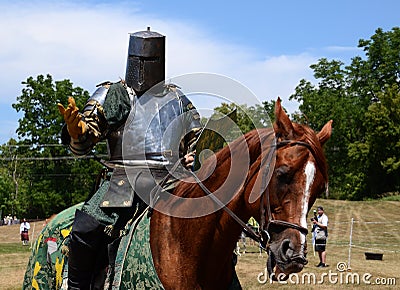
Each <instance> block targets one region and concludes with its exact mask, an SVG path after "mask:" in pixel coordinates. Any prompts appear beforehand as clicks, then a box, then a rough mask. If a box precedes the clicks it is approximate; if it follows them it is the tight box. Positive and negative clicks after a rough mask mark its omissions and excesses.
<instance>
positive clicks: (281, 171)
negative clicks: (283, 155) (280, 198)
mask: <svg viewBox="0 0 400 290" xmlns="http://www.w3.org/2000/svg"><path fill="white" fill-rule="evenodd" d="M276 175H277V177H278V179H279V181H280V182H284V183H290V181H291V179H292V174H290V167H289V166H287V165H282V166H279V167H278V168H277V169H276Z"/></svg>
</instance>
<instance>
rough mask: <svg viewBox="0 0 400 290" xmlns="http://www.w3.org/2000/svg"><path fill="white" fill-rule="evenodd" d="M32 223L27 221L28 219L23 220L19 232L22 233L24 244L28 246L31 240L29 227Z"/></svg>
mask: <svg viewBox="0 0 400 290" xmlns="http://www.w3.org/2000/svg"><path fill="white" fill-rule="evenodd" d="M30 228H31V225H30V224H29V223H28V222H27V221H26V219H23V220H22V223H21V225H20V227H19V233H20V235H21V241H22V245H24V246H26V245H28V242H29V229H30Z"/></svg>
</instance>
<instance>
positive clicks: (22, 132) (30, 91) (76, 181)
mask: <svg viewBox="0 0 400 290" xmlns="http://www.w3.org/2000/svg"><path fill="white" fill-rule="evenodd" d="M22 84H23V85H24V88H23V90H22V94H21V95H20V96H18V97H17V102H16V103H15V104H13V108H14V109H15V110H16V111H17V112H22V113H23V115H22V118H21V119H19V121H18V122H19V126H18V128H17V134H18V137H19V141H18V142H16V144H13V145H12V146H10V145H9V144H8V146H7V144H6V145H5V146H3V147H2V148H4V150H3V149H2V152H1V153H2V156H3V159H4V157H5V156H8V159H7V158H5V160H6V161H7V162H8V164H7V166H8V167H9V168H10V169H14V175H13V183H14V184H13V186H14V191H13V192H18V194H17V195H16V194H14V196H13V199H14V200H15V202H17V203H18V204H19V205H20V208H19V215H26V216H28V217H37V216H38V217H45V216H49V215H51V214H53V213H57V212H59V211H60V210H62V209H64V208H66V207H69V206H71V205H72V204H75V203H77V202H80V201H82V200H83V199H84V198H85V197H86V196H87V195H88V193H89V192H90V190H91V187H92V184H93V181H94V179H95V177H94V175H96V174H97V172H98V171H99V168H100V165H99V164H98V163H97V162H95V161H94V160H90V159H74V158H72V155H71V153H70V152H69V150H68V148H67V147H66V146H63V145H61V143H60V134H61V130H62V126H63V124H64V120H63V117H62V116H61V115H60V114H59V112H58V108H57V103H62V104H64V105H66V104H67V100H68V97H69V96H73V97H74V98H75V100H76V103H77V106H78V107H79V108H82V107H83V104H84V103H85V102H86V100H87V99H88V97H89V93H88V92H87V91H85V90H83V89H82V88H79V87H74V86H73V84H72V83H71V81H69V80H62V81H55V82H54V81H53V79H52V77H51V76H50V75H47V76H43V75H39V76H37V78H36V79H34V78H33V77H29V78H28V79H27V80H26V81H24V82H23V83H22ZM3 162H5V161H3ZM2 176H3V175H2ZM4 177H5V175H4ZM8 180H9V177H8ZM8 184H9V182H8ZM17 188H18V189H17Z"/></svg>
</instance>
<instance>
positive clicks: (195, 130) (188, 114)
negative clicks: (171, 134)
mask: <svg viewBox="0 0 400 290" xmlns="http://www.w3.org/2000/svg"><path fill="white" fill-rule="evenodd" d="M181 100H182V106H183V111H184V114H185V122H186V132H187V133H186V135H185V137H184V138H183V140H182V142H181V146H180V147H181V148H180V151H181V154H182V155H185V154H191V153H194V152H195V149H196V141H197V138H198V135H199V133H200V131H201V128H202V126H201V123H200V114H199V113H198V112H197V110H196V108H195V107H194V105H193V104H192V103H191V102H190V100H189V99H188V98H187V97H186V96H185V95H182V96H181Z"/></svg>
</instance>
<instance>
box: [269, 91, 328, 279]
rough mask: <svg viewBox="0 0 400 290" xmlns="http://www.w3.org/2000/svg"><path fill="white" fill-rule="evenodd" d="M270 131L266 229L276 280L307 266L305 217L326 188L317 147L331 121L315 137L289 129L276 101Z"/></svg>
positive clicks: (300, 128)
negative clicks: (273, 148) (271, 148)
mask: <svg viewBox="0 0 400 290" xmlns="http://www.w3.org/2000/svg"><path fill="white" fill-rule="evenodd" d="M275 117H276V119H275V122H274V125H273V126H274V131H275V136H276V152H275V153H276V160H275V167H274V171H273V173H272V177H271V180H270V182H269V185H268V187H267V191H266V198H264V201H263V202H264V208H265V221H266V223H265V227H266V228H265V229H266V231H267V232H268V234H269V236H270V237H269V239H270V240H269V253H270V255H269V258H268V262H267V265H268V268H269V271H272V270H273V268H274V266H276V268H275V277H277V275H278V274H280V273H284V274H285V275H281V277H282V276H286V277H287V274H290V273H295V272H299V271H301V270H302V269H303V267H304V265H306V264H307V259H306V255H307V241H306V234H307V213H308V211H309V210H310V208H311V207H312V205H313V204H314V202H315V200H316V198H317V197H318V195H320V194H321V193H322V192H323V191H324V190H327V186H328V174H327V165H326V160H325V156H324V153H323V150H322V146H323V145H324V144H325V142H326V141H327V140H328V139H329V138H330V135H331V131H332V121H329V122H328V123H327V124H325V126H324V127H323V128H322V130H321V131H320V132H319V133H315V132H314V131H313V130H312V129H310V128H309V127H307V126H305V125H300V124H296V123H292V122H291V121H290V119H289V117H288V116H287V114H286V113H285V112H284V110H283V109H282V107H281V101H280V99H278V101H277V102H276V106H275Z"/></svg>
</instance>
